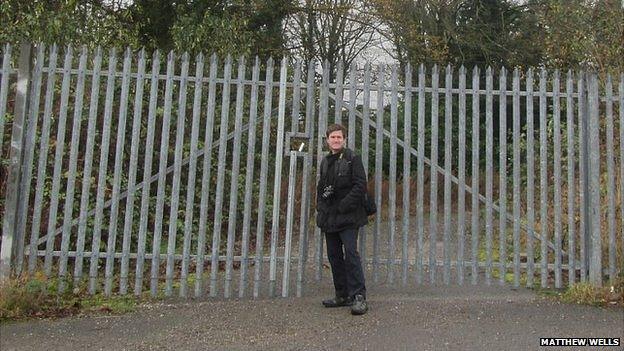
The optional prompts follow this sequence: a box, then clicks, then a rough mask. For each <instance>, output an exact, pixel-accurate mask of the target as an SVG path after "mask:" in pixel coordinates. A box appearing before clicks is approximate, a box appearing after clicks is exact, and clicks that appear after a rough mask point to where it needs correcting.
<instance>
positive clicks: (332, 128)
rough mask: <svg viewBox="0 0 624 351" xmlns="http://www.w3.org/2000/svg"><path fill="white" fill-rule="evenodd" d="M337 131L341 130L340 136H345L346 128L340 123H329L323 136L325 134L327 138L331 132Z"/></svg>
mask: <svg viewBox="0 0 624 351" xmlns="http://www.w3.org/2000/svg"><path fill="white" fill-rule="evenodd" d="M337 131H341V132H342V137H343V138H346V137H347V128H345V127H344V126H343V125H342V124H330V125H329V126H328V127H327V131H326V132H325V136H327V137H328V138H329V135H330V134H331V133H333V132H337Z"/></svg>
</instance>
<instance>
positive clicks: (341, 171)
mask: <svg viewBox="0 0 624 351" xmlns="http://www.w3.org/2000/svg"><path fill="white" fill-rule="evenodd" d="M328 185H332V186H333V188H334V192H333V195H332V196H330V197H329V198H327V199H325V198H323V196H322V194H323V192H324V190H325V188H326V187H327V186H328ZM365 191H366V171H365V170H364V166H363V164H362V158H361V157H360V156H359V155H357V154H355V153H354V152H353V151H352V150H350V149H347V148H344V149H343V150H342V151H341V152H340V153H337V154H328V155H327V156H325V157H324V158H323V160H322V161H321V176H320V179H319V182H318V184H317V187H316V199H317V200H316V209H317V216H316V225H317V226H318V227H319V228H321V230H322V231H323V232H325V233H335V232H340V231H343V230H345V229H357V228H359V227H361V226H363V225H365V224H366V223H367V222H368V217H367V216H366V211H365V210H364V207H363V199H364V193H365Z"/></svg>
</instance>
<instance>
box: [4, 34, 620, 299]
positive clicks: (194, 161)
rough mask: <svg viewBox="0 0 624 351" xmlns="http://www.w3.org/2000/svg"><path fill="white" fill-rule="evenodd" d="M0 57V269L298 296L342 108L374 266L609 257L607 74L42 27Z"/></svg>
mask: <svg viewBox="0 0 624 351" xmlns="http://www.w3.org/2000/svg"><path fill="white" fill-rule="evenodd" d="M1 56H2V66H1V67H2V68H1V71H0V142H1V145H2V172H3V177H2V184H1V186H2V194H1V196H2V212H1V213H2V236H1V237H2V242H1V245H2V246H1V248H0V275H1V277H2V278H3V279H4V278H7V277H9V276H10V275H20V274H26V273H34V272H36V271H42V272H43V273H44V274H45V275H46V276H48V277H50V278H54V279H58V287H59V289H61V290H62V289H67V288H68V287H69V286H72V285H73V286H80V285H83V284H84V286H85V287H87V288H88V290H89V291H90V292H91V293H98V292H104V293H105V294H113V293H120V294H127V293H130V292H132V293H134V294H136V295H141V294H145V293H149V294H151V295H152V296H156V295H159V294H164V295H165V296H171V295H179V296H196V297H199V296H204V295H209V296H224V297H234V296H238V297H245V296H253V297H257V296H261V295H268V296H278V295H280V296H290V295H292V294H296V295H297V296H301V295H302V294H303V293H304V291H305V287H306V282H311V281H313V280H316V281H319V280H321V279H323V276H324V275H327V273H328V270H327V268H326V267H327V266H326V259H325V258H324V252H323V251H324V248H323V241H324V240H323V235H322V233H320V231H319V230H318V228H317V227H316V225H315V210H314V207H315V206H314V204H315V201H316V191H315V185H316V181H317V180H318V177H319V169H318V167H317V165H318V164H319V163H320V160H321V159H322V157H323V156H324V154H325V152H326V148H325V144H324V142H325V141H324V138H325V130H326V128H327V126H328V124H330V123H342V124H344V125H345V126H347V128H348V130H349V135H348V139H347V140H348V147H350V148H352V149H354V150H355V151H356V152H357V153H358V154H360V155H361V156H362V161H363V164H364V167H365V169H366V170H367V172H368V177H369V191H370V192H371V194H372V196H373V197H374V199H375V201H376V202H377V207H378V209H379V211H378V212H377V214H376V215H375V216H373V217H371V218H370V221H369V224H368V225H367V226H365V227H363V228H362V229H361V230H360V238H359V240H360V242H359V251H360V254H361V257H362V259H363V261H364V262H365V265H366V274H367V275H368V277H367V278H368V279H369V281H371V282H372V283H373V284H375V283H381V282H384V283H386V284H403V285H408V284H412V283H413V284H426V283H438V282H441V283H444V284H451V283H456V284H510V285H513V286H516V287H518V286H534V285H539V286H542V287H547V286H553V287H557V288H560V287H563V286H566V285H569V284H572V283H574V282H578V281H589V282H591V283H592V284H595V285H601V284H603V283H605V282H609V281H612V280H614V279H616V277H617V276H618V274H621V273H622V267H623V265H624V206H623V205H622V202H623V199H624V183H623V180H622V179H624V161H623V160H624V143H623V142H622V140H624V127H623V126H624V109H623V108H622V105H623V104H624V101H623V100H624V76H622V75H620V76H619V77H611V76H604V77H603V76H599V75H598V74H596V73H592V72H584V71H578V72H559V71H556V70H553V71H548V70H546V69H539V70H537V71H533V70H531V69H529V70H527V71H520V70H518V69H515V70H513V71H507V70H505V69H504V68H502V69H500V70H499V69H496V70H494V69H492V68H489V67H488V68H485V67H474V69H471V70H470V71H468V70H467V69H466V68H464V67H460V68H453V67H450V66H447V67H445V68H439V67H437V66H433V67H425V66H424V65H421V66H420V67H417V68H412V67H411V66H410V65H407V66H406V67H404V68H399V66H390V67H386V66H384V65H378V66H376V67H373V66H372V65H370V64H367V65H365V66H364V67H357V66H355V65H354V66H351V67H344V66H343V65H342V64H339V65H338V66H337V67H335V69H332V68H331V67H329V65H328V64H327V63H322V64H318V63H315V62H300V61H294V60H289V59H287V58H284V59H281V60H279V61H274V60H273V59H269V60H266V61H264V60H260V59H258V58H256V59H248V58H244V57H241V58H236V59H233V58H231V57H225V58H218V57H216V56H215V55H212V56H210V57H204V56H203V55H201V54H200V55H198V56H196V57H190V56H189V55H188V54H181V55H180V54H177V53H174V52H170V53H168V54H166V55H165V54H164V53H160V52H158V51H157V52H154V53H147V52H145V51H138V52H133V51H131V50H130V49H127V50H125V51H124V52H122V51H120V50H115V49H111V50H108V51H105V50H103V49H97V50H93V51H89V50H87V49H83V48H81V49H76V48H72V47H67V48H59V47H57V46H56V45H53V46H46V45H43V44H38V45H28V44H24V45H22V46H21V47H19V48H16V47H12V46H10V45H4V46H3V47H2V54H1ZM617 136H619V138H617ZM327 284H330V283H329V282H327Z"/></svg>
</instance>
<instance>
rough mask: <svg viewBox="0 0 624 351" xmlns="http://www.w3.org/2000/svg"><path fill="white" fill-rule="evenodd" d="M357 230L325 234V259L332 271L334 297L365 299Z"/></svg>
mask: <svg viewBox="0 0 624 351" xmlns="http://www.w3.org/2000/svg"><path fill="white" fill-rule="evenodd" d="M357 239H358V230H357V229H346V230H343V231H341V232H336V233H325V241H326V243H327V258H329V264H330V265H331V269H332V277H333V279H334V287H335V288H336V296H341V297H353V296H355V295H358V294H360V295H362V296H364V298H366V285H365V283H364V272H363V271H362V262H361V260H360V254H359V253H358V251H357V241H358V240H357Z"/></svg>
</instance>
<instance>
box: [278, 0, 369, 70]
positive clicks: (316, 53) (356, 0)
mask: <svg viewBox="0 0 624 351" xmlns="http://www.w3.org/2000/svg"><path fill="white" fill-rule="evenodd" d="M377 30H378V21H377V20H376V19H375V17H374V16H373V15H372V14H371V12H370V11H369V8H368V7H367V5H366V4H365V1H361V0H301V1H300V3H299V4H298V5H297V6H296V7H295V9H294V10H293V11H292V12H291V16H290V17H289V18H288V19H287V22H286V33H287V36H288V42H289V47H288V49H289V50H291V51H292V52H294V53H295V54H296V55H297V56H299V57H300V58H302V59H303V60H304V61H305V62H306V63H307V62H309V61H310V60H312V59H317V60H319V61H321V62H322V63H324V62H326V61H327V62H328V63H329V65H330V79H331V80H334V78H335V77H336V75H337V68H338V66H339V63H342V67H343V70H346V69H347V68H348V67H349V66H350V65H351V64H352V63H353V62H354V60H355V59H356V58H357V57H358V56H359V55H360V54H361V53H362V51H363V50H365V49H366V48H367V47H368V46H369V45H370V44H371V42H372V41H373V40H374V38H375V34H376V32H377ZM343 73H344V72H343Z"/></svg>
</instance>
